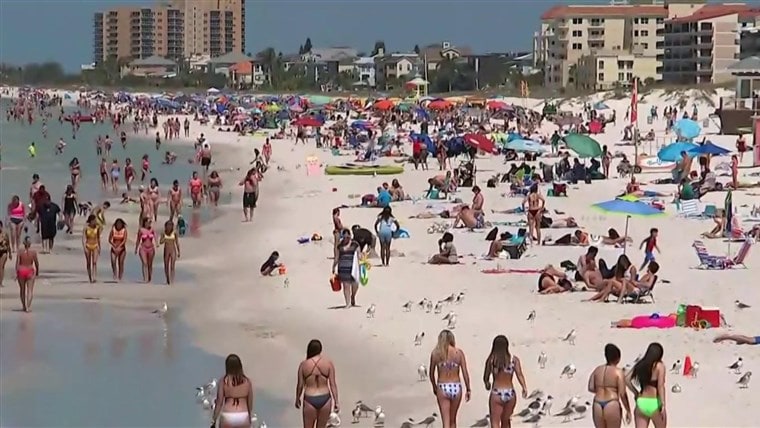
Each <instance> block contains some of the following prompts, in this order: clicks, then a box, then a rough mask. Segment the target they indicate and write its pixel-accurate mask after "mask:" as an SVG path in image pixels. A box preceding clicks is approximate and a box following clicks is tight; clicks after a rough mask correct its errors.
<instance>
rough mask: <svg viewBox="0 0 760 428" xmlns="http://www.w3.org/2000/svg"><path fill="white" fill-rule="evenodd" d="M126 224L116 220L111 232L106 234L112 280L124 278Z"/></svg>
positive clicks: (118, 219)
mask: <svg viewBox="0 0 760 428" xmlns="http://www.w3.org/2000/svg"><path fill="white" fill-rule="evenodd" d="M127 236H129V235H128V234H127V223H125V222H124V220H122V219H120V218H117V219H116V221H114V222H113V226H112V227H111V232H110V233H109V234H108V243H109V244H110V245H111V271H112V272H113V279H114V280H118V281H121V279H122V278H123V277H124V261H125V260H126V258H127Z"/></svg>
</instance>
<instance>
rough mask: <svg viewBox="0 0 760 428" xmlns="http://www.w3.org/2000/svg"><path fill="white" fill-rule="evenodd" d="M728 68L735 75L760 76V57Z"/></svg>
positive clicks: (739, 62)
mask: <svg viewBox="0 0 760 428" xmlns="http://www.w3.org/2000/svg"><path fill="white" fill-rule="evenodd" d="M727 68H728V70H729V71H731V74H733V75H742V74H760V57H757V56H750V57H747V58H744V59H743V60H741V61H738V62H736V63H734V64H731V65H729V66H728V67H727Z"/></svg>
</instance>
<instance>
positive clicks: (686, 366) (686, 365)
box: [683, 355, 692, 376]
mask: <svg viewBox="0 0 760 428" xmlns="http://www.w3.org/2000/svg"><path fill="white" fill-rule="evenodd" d="M691 367H692V365H691V357H690V356H688V355H687V356H686V358H685V359H684V360H683V375H684V376H689V375H690V374H691Z"/></svg>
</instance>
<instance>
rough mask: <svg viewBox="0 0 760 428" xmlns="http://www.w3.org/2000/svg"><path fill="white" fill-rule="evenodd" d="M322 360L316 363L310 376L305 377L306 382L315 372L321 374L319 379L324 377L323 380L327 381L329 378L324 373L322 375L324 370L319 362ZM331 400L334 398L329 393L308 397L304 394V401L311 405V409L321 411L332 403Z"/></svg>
mask: <svg viewBox="0 0 760 428" xmlns="http://www.w3.org/2000/svg"><path fill="white" fill-rule="evenodd" d="M321 360H322V358H319V359H318V360H317V361H314V367H312V368H311V372H309V374H308V375H306V376H304V380H306V379H308V378H309V376H311V375H313V374H314V370H316V371H317V372H319V373H317V376H318V377H319V376H322V377H323V378H325V379H327V376H325V375H324V373H322V370H320V369H319V362H320V361H321ZM331 398H332V396H331V395H330V393H329V392H328V393H326V394H319V395H306V394H304V396H303V401H305V402H307V403H309V404H310V405H311V407H314V408H315V409H316V410H320V409H322V407H324V406H325V404H327V402H329V401H330V399H331Z"/></svg>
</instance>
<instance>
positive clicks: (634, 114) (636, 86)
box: [631, 77, 639, 126]
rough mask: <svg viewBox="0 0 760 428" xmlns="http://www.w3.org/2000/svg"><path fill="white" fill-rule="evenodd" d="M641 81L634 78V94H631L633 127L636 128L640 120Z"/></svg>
mask: <svg viewBox="0 0 760 428" xmlns="http://www.w3.org/2000/svg"><path fill="white" fill-rule="evenodd" d="M638 104H639V79H638V78H636V77H634V78H633V92H631V125H633V126H636V124H637V121H638V119H639V107H638Z"/></svg>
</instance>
